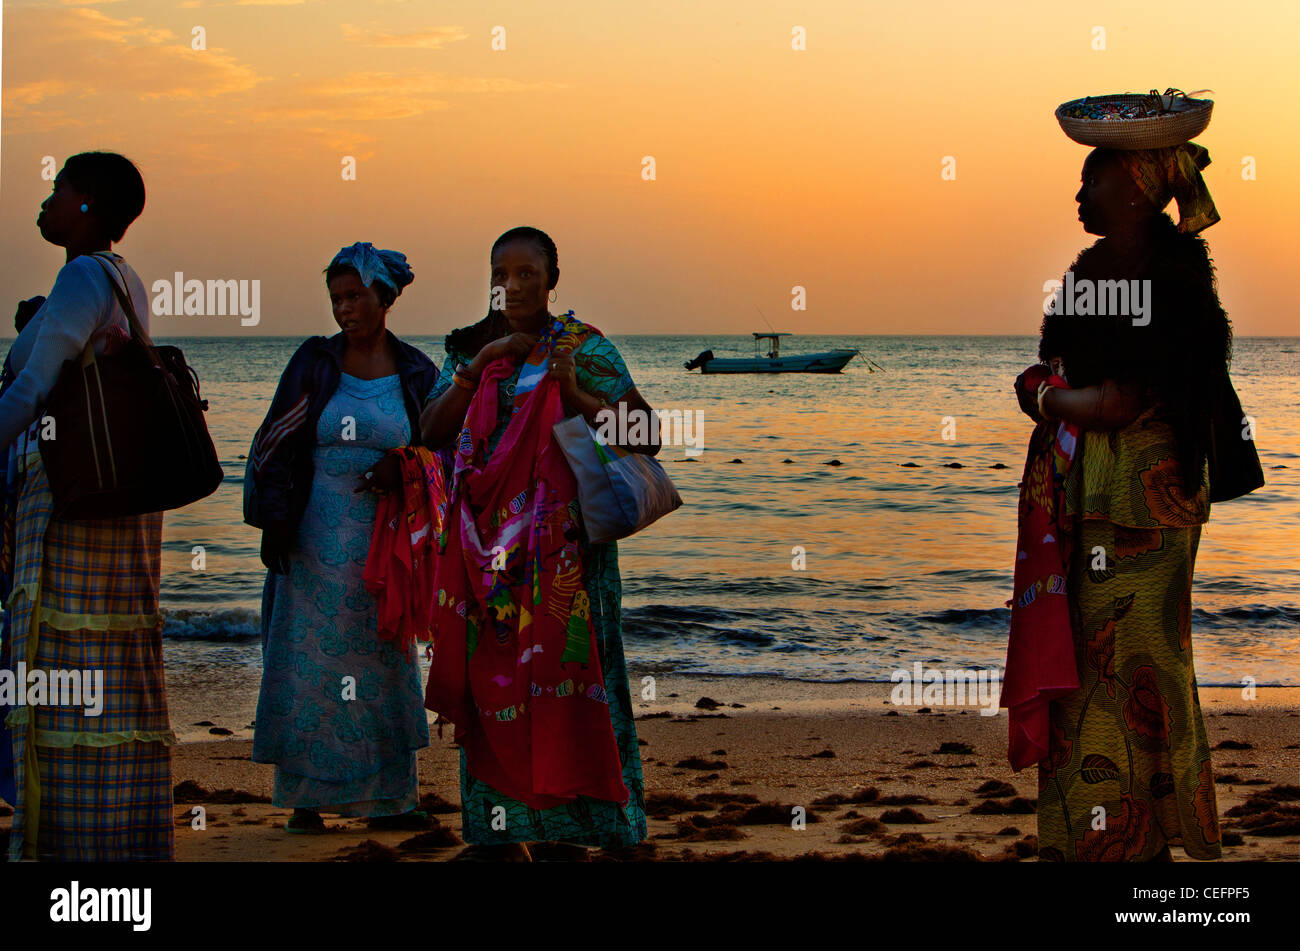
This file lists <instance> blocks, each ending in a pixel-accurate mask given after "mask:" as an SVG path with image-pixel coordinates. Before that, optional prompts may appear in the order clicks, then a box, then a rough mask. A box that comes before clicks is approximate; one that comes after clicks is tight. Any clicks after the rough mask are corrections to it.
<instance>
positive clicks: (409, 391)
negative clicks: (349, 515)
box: [244, 330, 438, 529]
mask: <svg viewBox="0 0 1300 951" xmlns="http://www.w3.org/2000/svg"><path fill="white" fill-rule="evenodd" d="M387 334H388V338H389V340H391V341H392V342H393V343H394V344H395V345H396V349H397V354H398V355H397V373H398V376H400V377H401V382H402V397H403V402H404V403H405V404H406V413H407V417H408V419H409V421H410V424H411V434H412V441H413V442H415V443H419V441H420V410H421V409H423V408H424V400H425V397H426V396H428V394H429V391H430V390H431V389H432V388H433V384H434V382H435V381H436V380H437V378H438V369H437V367H436V366H435V365H434V363H433V361H432V360H430V359H429V358H428V357H427V356H426V355H425V354H424V353H423V352H422V351H420V350H418V349H416V348H415V347H413V346H411V345H410V344H408V343H403V342H402V341H401V340H400V339H398V338H397V336H396V335H395V334H394V333H393V332H392V331H391V330H389V331H387ZM346 346H347V340H346V338H345V337H344V335H343V334H342V333H337V334H335V335H334V336H332V337H309V338H308V339H307V340H305V341H304V342H303V344H302V346H300V347H299V348H298V351H297V352H296V353H295V354H294V355H293V356H292V357H291V358H290V359H289V364H288V366H286V367H285V369H284V373H283V374H282V375H281V377H280V385H279V386H278V387H276V390H275V397H274V398H273V399H272V400H271V408H270V410H268V411H267V414H266V419H265V420H263V422H262V425H261V426H260V427H258V430H257V433H256V434H255V435H254V436H253V445H252V447H251V448H250V449H249V451H248V464H247V465H246V466H245V469H244V521H245V522H247V523H248V524H249V525H252V526H253V527H254V528H265V527H266V525H267V524H268V523H270V522H273V521H287V522H288V523H289V524H290V526H291V527H292V528H295V529H296V528H297V526H298V523H299V522H300V521H301V520H302V515H303V512H305V511H306V509H307V499H308V497H309V496H310V494H311V484H312V478H313V477H314V475H315V467H314V464H313V461H312V452H313V449H314V448H315V444H316V423H317V421H318V420H319V419H320V414H321V412H322V411H323V410H324V409H325V404H326V403H328V402H329V400H330V397H331V396H333V395H334V391H335V390H337V389H338V385H339V378H340V377H341V376H342V374H343V351H344V348H345V347H346Z"/></svg>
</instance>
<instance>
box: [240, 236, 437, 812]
mask: <svg viewBox="0 0 1300 951" xmlns="http://www.w3.org/2000/svg"><path fill="white" fill-rule="evenodd" d="M413 279H414V278H413V275H412V273H411V268H410V266H409V265H408V264H407V263H406V256H405V255H403V254H401V253H399V252H397V251H381V250H378V249H376V248H375V247H374V245H372V244H370V243H369V242H358V243H357V244H354V245H352V246H351V247H347V248H344V249H342V250H341V251H339V253H338V254H337V255H335V257H334V260H333V261H331V262H330V265H329V267H328V268H327V269H326V271H325V281H326V285H327V287H328V289H329V296H330V302H331V305H332V307H333V311H334V319H335V321H336V322H337V323H338V325H339V328H340V333H338V334H335V335H334V336H333V337H330V338H328V339H326V338H325V337H312V338H310V339H309V340H307V341H306V342H305V343H304V344H303V345H302V346H301V347H299V348H298V351H297V353H295V354H294V355H293V357H292V359H290V361H289V364H288V366H287V367H286V368H285V371H284V374H283V376H282V377H281V378H280V385H279V387H278V388H277V390H276V393H275V398H274V400H273V401H272V403H271V409H270V411H269V412H268V413H267V416H266V420H265V422H263V423H262V426H261V428H259V429H258V431H257V435H256V436H255V437H254V440H253V446H252V449H251V450H250V451H249V461H248V471H247V473H246V475H245V484H246V493H247V494H246V497H245V512H244V515H245V520H246V521H248V522H250V523H251V524H253V525H256V526H258V527H260V528H261V529H262V561H263V562H264V563H265V565H266V567H267V572H268V573H267V578H266V585H265V588H264V589H263V596H262V649H263V670H262V688H261V693H260V695H259V697H258V703H257V722H256V732H255V734H254V739H253V760H254V761H255V762H259V763H274V764H275V765H276V770H275V786H274V792H273V794H272V802H273V803H274V804H275V805H277V806H285V807H289V806H291V807H293V809H294V813H293V816H292V817H291V818H290V819H289V821H288V823H287V825H286V828H287V829H288V830H289V831H290V832H306V833H313V832H321V831H324V828H325V826H324V822H323V820H322V819H321V817H320V813H321V811H329V812H334V813H337V814H339V815H345V816H369V817H370V818H371V824H372V825H373V826H376V827H389V828H392V827H399V828H423V827H425V826H427V825H428V821H427V818H426V817H425V816H424V815H423V814H422V813H418V812H416V811H415V807H416V805H417V804H418V794H417V787H418V776H417V771H416V751H417V750H418V749H420V748H422V747H425V746H428V744H429V728H428V719H427V715H426V713H425V712H424V706H423V702H422V697H421V694H420V670H419V664H418V653H417V649H416V646H415V642H414V640H412V639H410V638H400V637H389V636H383V634H392V631H391V630H385V631H384V632H383V634H381V631H380V628H379V625H378V620H377V619H378V608H377V604H376V600H375V597H374V595H372V594H371V593H370V592H369V591H367V589H366V585H365V579H364V577H363V575H364V572H365V567H366V557H367V552H368V550H369V548H370V542H371V538H372V534H373V532H374V526H375V512H376V497H375V495H374V494H373V493H371V492H360V490H361V489H364V488H367V487H368V486H369V485H370V484H371V483H372V481H373V479H374V470H375V468H376V467H377V464H378V463H380V461H381V460H383V459H384V458H385V454H386V453H388V451H389V450H391V449H394V448H397V447H404V446H407V445H408V444H409V443H411V442H412V441H413V439H414V440H416V441H418V436H419V415H420V408H421V407H422V406H423V405H424V402H425V400H426V398H427V397H428V396H429V395H430V391H431V388H432V386H433V383H434V381H435V379H436V377H437V372H436V368H435V367H434V364H433V361H431V360H430V359H429V358H428V357H427V356H425V355H424V354H423V353H421V352H420V351H419V350H417V349H416V348H415V347H412V346H410V345H409V344H406V343H404V342H402V341H401V340H399V339H398V338H397V337H396V336H395V335H394V334H393V333H392V331H390V330H388V329H387V328H386V321H387V316H388V310H389V308H390V307H392V305H393V302H394V301H395V300H396V299H397V297H398V295H399V294H401V292H402V288H404V287H405V286H406V285H407V284H409V283H411V281H412V280H413Z"/></svg>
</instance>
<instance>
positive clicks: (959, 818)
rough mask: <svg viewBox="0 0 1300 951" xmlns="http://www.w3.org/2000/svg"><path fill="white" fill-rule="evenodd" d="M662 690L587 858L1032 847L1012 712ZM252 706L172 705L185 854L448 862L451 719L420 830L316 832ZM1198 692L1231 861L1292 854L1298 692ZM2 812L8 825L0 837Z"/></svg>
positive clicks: (990, 854)
mask: <svg viewBox="0 0 1300 951" xmlns="http://www.w3.org/2000/svg"><path fill="white" fill-rule="evenodd" d="M637 682H638V678H637V677H636V676H633V684H636V683H637ZM656 686H657V691H658V699H657V701H655V702H638V704H637V707H638V722H637V731H638V735H639V737H640V739H641V755H642V757H643V759H644V763H645V781H646V790H647V796H648V811H649V813H650V815H651V818H650V827H649V833H650V834H649V837H648V839H647V840H646V841H645V842H644V843H643V844H642V845H641V846H639V847H637V848H635V849H633V850H630V851H628V852H626V853H620V854H599V853H592V854H593V858H595V859H597V860H600V859H615V860H628V861H643V860H658V861H743V860H774V859H775V860H790V859H806V860H817V859H824V860H863V859H882V858H883V859H887V860H893V859H918V860H934V861H1024V860H1030V861H1032V860H1033V859H1034V856H1035V850H1036V840H1035V835H1034V833H1035V828H1036V822H1035V816H1034V806H1035V802H1036V795H1037V791H1036V774H1035V771H1034V770H1032V769H1029V770H1024V771H1022V772H1021V773H1020V774H1018V775H1017V774H1013V773H1012V772H1011V769H1010V767H1009V766H1008V764H1007V761H1006V756H1005V746H1006V715H1005V712H1004V713H1001V714H1000V715H998V716H992V717H986V716H981V715H980V714H979V712H978V709H976V708H969V707H967V708H961V707H944V706H933V707H930V708H917V707H909V706H898V707H896V706H894V705H893V704H892V703H891V702H890V700H889V692H890V685H888V684H811V683H799V682H792V681H786V680H770V679H764V678H746V677H705V676H688V677H684V676H660V677H658V682H657V685H656ZM254 699H255V698H254V697H252V696H244V695H241V696H239V697H234V698H232V697H230V696H221V697H220V698H218V697H217V696H216V695H215V694H201V695H197V696H192V697H184V698H182V697H175V698H173V702H172V709H173V715H172V719H173V723H174V725H175V727H176V729H177V732H178V734H179V735H180V736H181V739H182V742H181V743H180V745H179V746H177V748H176V750H175V758H174V766H173V771H174V781H175V782H176V784H177V802H176V857H177V860H179V861H185V862H212V861H217V862H221V861H239V862H260V861H338V860H349V859H351V860H377V861H391V860H400V861H446V860H450V859H454V858H455V857H456V856H457V854H459V853H460V852H461V850H462V849H463V847H464V846H463V843H462V842H461V839H460V834H459V833H460V825H461V822H460V810H459V808H458V807H459V787H458V779H457V772H456V762H457V753H456V748H455V746H454V745H453V744H452V742H451V730H450V729H448V730H447V731H446V732H445V733H444V735H443V737H442V738H438V737H437V735H436V730H435V731H434V738H433V743H432V745H431V747H430V748H429V749H427V750H424V751H422V752H421V754H420V793H421V796H422V799H423V801H424V804H425V806H426V808H427V809H428V810H429V811H430V812H431V813H432V814H433V815H434V817H435V818H436V820H437V825H436V827H435V828H434V829H433V830H432V831H431V832H423V833H415V832H411V831H372V830H369V829H367V828H366V824H365V822H364V820H360V819H340V818H337V817H331V816H329V815H326V817H325V818H326V822H327V825H328V826H329V827H330V831H329V832H328V833H326V834H324V835H318V836H297V835H289V834H288V833H286V832H285V831H284V828H283V826H284V821H285V819H286V818H287V816H288V811H287V810H284V809H277V808H275V807H273V806H271V805H270V804H269V798H270V794H271V780H272V768H271V767H270V766H264V765H260V764H254V763H252V762H250V761H249V754H250V751H251V747H252V731H251V729H250V728H248V726H247V725H248V724H249V723H251V719H252V707H251V706H250V701H251V700H254ZM1201 702H1202V705H1203V709H1204V711H1205V718H1206V726H1207V728H1208V730H1209V734H1210V743H1211V746H1212V747H1213V748H1214V767H1215V775H1216V778H1217V782H1218V786H1217V789H1218V804H1219V814H1220V817H1221V820H1222V826H1223V833H1224V845H1225V848H1224V859H1225V860H1227V861H1242V860H1250V861H1259V860H1267V861H1292V862H1294V861H1296V860H1297V859H1300V786H1297V785H1295V783H1296V780H1297V775H1298V771H1297V765H1300V713H1298V712H1296V711H1297V709H1300V689H1298V688H1289V687H1277V688H1260V689H1259V691H1258V695H1257V698H1256V699H1255V700H1253V701H1246V700H1244V699H1243V698H1242V696H1241V691H1240V690H1237V689H1233V688H1202V690H1201ZM715 703H716V706H715V705H714V704H715ZM232 709H233V710H235V711H236V713H235V715H233V716H232V715H229V714H228V715H225V716H221V715H218V711H219V710H225V711H227V712H228V711H231V710H232ZM205 710H206V714H205V715H200V714H204V713H205ZM212 730H216V731H218V734H220V731H223V730H230V731H231V732H230V734H229V735H218V734H213V733H212V732H210V731H212ZM196 805H201V806H203V809H204V810H205V813H206V816H205V818H206V829H203V830H201V831H200V830H196V829H194V828H192V818H193V812H192V810H193V809H194V806H196ZM796 807H799V808H801V809H802V810H803V813H802V815H803V816H804V818H805V821H804V823H802V825H803V827H802V828H798V826H799V825H800V823H798V822H796V821H795V819H796V817H797V816H798V813H797V812H796ZM8 824H9V819H8V817H3V818H0V829H4V830H7V828H8ZM533 851H534V856H535V858H536V859H539V860H540V859H546V858H548V857H551V854H550V853H549V850H548V849H547V848H546V847H544V846H540V847H537V848H535V849H534V850H533ZM1173 851H1174V858H1175V859H1176V860H1185V857H1184V856H1183V855H1182V853H1181V850H1180V849H1177V848H1175V849H1174V850H1173Z"/></svg>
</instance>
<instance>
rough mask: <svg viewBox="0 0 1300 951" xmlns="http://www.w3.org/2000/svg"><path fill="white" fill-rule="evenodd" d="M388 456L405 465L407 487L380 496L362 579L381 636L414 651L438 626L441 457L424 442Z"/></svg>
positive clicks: (443, 510) (443, 507) (443, 504)
mask: <svg viewBox="0 0 1300 951" xmlns="http://www.w3.org/2000/svg"><path fill="white" fill-rule="evenodd" d="M389 456H393V457H395V458H397V459H398V460H399V462H400V464H401V467H402V469H401V471H402V489H401V491H400V492H390V493H389V494H388V495H387V496H386V497H384V498H383V499H381V500H380V502H379V506H378V511H377V512H376V513H375V532H374V534H373V535H372V536H371V538H370V553H369V554H368V555H367V556H366V570H365V572H364V573H363V575H362V578H363V579H364V580H365V583H366V590H367V591H369V592H370V593H371V594H373V595H374V596H375V600H376V601H377V602H378V605H379V621H378V624H379V636H380V638H382V639H383V640H386V641H392V642H394V643H395V644H396V645H397V647H398V648H399V649H400V650H402V651H406V652H409V650H410V648H411V646H412V645H413V644H414V643H415V642H416V641H417V640H418V641H427V640H429V638H430V637H431V636H432V629H433V599H434V591H435V590H436V589H435V588H434V584H433V570H434V567H435V561H434V553H435V551H436V550H437V547H438V538H439V537H440V536H441V535H442V531H443V524H444V523H445V522H446V520H447V487H446V485H445V484H444V482H443V472H442V460H441V459H439V458H438V457H437V456H435V455H434V454H433V453H432V452H430V451H429V450H428V449H425V448H424V447H423V446H403V447H401V448H400V449H393V450H391V451H390V452H389Z"/></svg>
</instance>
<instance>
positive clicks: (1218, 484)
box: [1207, 371, 1264, 503]
mask: <svg viewBox="0 0 1300 951" xmlns="http://www.w3.org/2000/svg"><path fill="white" fill-rule="evenodd" d="M1213 406H1214V410H1213V414H1212V417H1211V420H1210V445H1209V449H1208V452H1207V455H1208V457H1209V466H1210V501H1211V502H1212V503H1213V502H1227V501H1229V500H1231V499H1235V498H1239V497H1241V496H1243V495H1245V494H1246V493H1247V492H1254V491H1255V490H1256V489H1258V488H1259V487H1260V486H1262V485H1263V484H1264V469H1263V467H1262V466H1261V465H1260V464H1259V452H1258V451H1256V449H1255V440H1254V439H1253V438H1252V439H1247V438H1246V436H1247V435H1251V436H1253V435H1254V434H1253V433H1249V432H1248V431H1247V429H1246V414H1245V412H1244V411H1243V410H1242V408H1241V400H1240V399H1239V398H1238V397H1237V391H1236V390H1235V389H1233V386H1232V379H1231V378H1230V377H1229V376H1228V374H1227V372H1226V371H1225V372H1224V373H1223V374H1221V375H1220V377H1219V383H1218V392H1217V393H1215V399H1214V404H1213Z"/></svg>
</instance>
